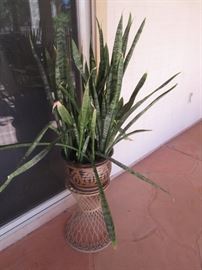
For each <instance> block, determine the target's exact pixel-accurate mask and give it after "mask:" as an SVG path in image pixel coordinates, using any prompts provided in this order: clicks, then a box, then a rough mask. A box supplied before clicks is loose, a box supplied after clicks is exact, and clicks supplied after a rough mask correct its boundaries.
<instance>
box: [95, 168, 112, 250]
mask: <svg viewBox="0 0 202 270" xmlns="http://www.w3.org/2000/svg"><path fill="white" fill-rule="evenodd" d="M92 166H93V171H94V174H95V178H96V181H97V185H98V189H99V195H100V200H101V206H102V212H103V216H104V221H105V224H106V228H107V232H108V236H109V238H110V240H111V242H112V245H113V247H115V246H116V244H117V243H116V232H115V226H114V222H113V219H112V215H111V211H110V208H109V205H108V202H107V199H106V196H105V193H104V190H103V187H102V184H101V182H100V178H99V175H98V172H97V169H96V166H95V164H94V163H92Z"/></svg>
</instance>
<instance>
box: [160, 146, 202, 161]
mask: <svg viewBox="0 0 202 270" xmlns="http://www.w3.org/2000/svg"><path fill="white" fill-rule="evenodd" d="M165 146H166V147H167V148H169V149H170V150H173V151H176V152H178V153H180V154H182V155H185V156H187V157H190V158H191V159H194V160H197V161H202V160H201V159H200V158H197V157H194V156H192V155H191V154H188V153H186V152H184V151H182V150H179V149H177V148H175V146H170V145H169V144H166V145H165Z"/></svg>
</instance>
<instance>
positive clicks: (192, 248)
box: [0, 123, 202, 270]
mask: <svg viewBox="0 0 202 270" xmlns="http://www.w3.org/2000/svg"><path fill="white" fill-rule="evenodd" d="M201 164H202V123H198V124H196V125H195V126H194V127H192V128H190V129H189V130H188V131H186V132H185V133H183V134H182V135H180V136H178V137H176V138H175V139H173V140H171V141H170V142H169V143H167V144H166V145H164V146H163V147H161V148H160V149H159V150H157V151H156V152H154V153H153V154H152V155H150V156H149V157H147V158H146V159H144V160H143V161H141V162H140V163H138V164H137V165H136V166H135V169H137V170H139V171H141V172H142V173H144V174H146V175H147V176H148V177H150V178H151V179H153V180H155V181H156V182H158V183H159V184H161V185H162V186H163V187H165V188H166V189H168V190H169V191H170V193H171V194H172V197H169V196H167V195H165V194H164V193H163V192H160V191H156V190H154V189H153V188H151V187H150V186H149V185H146V184H144V183H142V182H140V181H136V180H135V179H134V178H133V177H132V176H130V175H128V174H122V175H121V176H119V177H118V178H117V179H115V180H114V181H112V183H111V185H110V188H109V189H108V191H107V196H108V198H109V202H110V205H111V209H112V213H113V216H114V221H115V224H116V230H117V235H118V247H117V249H116V250H113V249H112V248H111V247H110V246H109V247H108V248H106V249H105V250H103V251H101V252H99V253H96V254H84V253H79V252H76V251H74V250H72V249H71V248H70V247H68V246H67V244H66V242H65V239H64V235H63V232H64V225H65V223H66V220H67V219H68V216H69V215H70V214H71V209H68V210H67V211H66V212H65V213H62V214H61V215H59V216H58V217H57V218H55V219H54V220H52V221H51V222H49V223H47V224H46V225H44V226H42V227H41V228H39V229H38V230H36V231H34V232H33V233H31V234H30V235H28V236H27V237H25V238H24V239H23V240H21V241H19V242H18V243H16V244H14V245H13V246H11V247H9V248H8V249H6V250H4V251H3V252H2V253H1V255H0V269H1V270H201V269H202V166H201Z"/></svg>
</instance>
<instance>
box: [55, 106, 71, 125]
mask: <svg viewBox="0 0 202 270" xmlns="http://www.w3.org/2000/svg"><path fill="white" fill-rule="evenodd" d="M55 108H57V111H58V113H59V115H60V117H61V119H62V121H64V122H65V123H66V124H67V125H71V124H72V118H71V115H70V113H69V112H68V110H67V108H66V107H65V106H64V105H62V104H61V103H60V102H59V101H56V102H55V103H54V105H53V109H55Z"/></svg>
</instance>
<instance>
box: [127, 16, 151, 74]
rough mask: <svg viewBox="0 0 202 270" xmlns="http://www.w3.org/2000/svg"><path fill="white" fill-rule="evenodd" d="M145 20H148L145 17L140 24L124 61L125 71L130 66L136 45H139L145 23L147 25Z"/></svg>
mask: <svg viewBox="0 0 202 270" xmlns="http://www.w3.org/2000/svg"><path fill="white" fill-rule="evenodd" d="M145 21H146V19H144V20H143V22H142V23H141V25H140V27H139V29H138V31H137V34H136V35H135V38H134V39H133V42H132V45H131V47H130V49H129V52H128V54H127V56H126V59H125V61H124V73H125V71H126V68H127V66H128V63H129V61H130V59H131V57H132V55H133V51H134V49H135V47H136V45H137V42H138V40H139V38H140V35H141V33H142V30H143V28H144V25H145Z"/></svg>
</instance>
